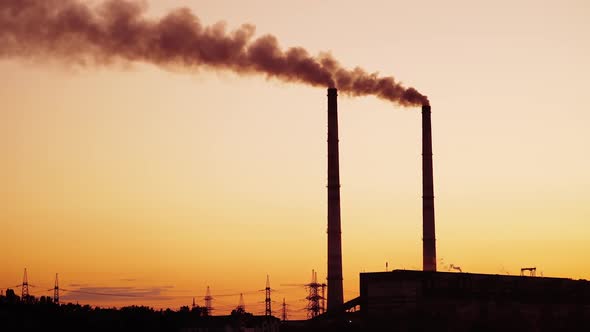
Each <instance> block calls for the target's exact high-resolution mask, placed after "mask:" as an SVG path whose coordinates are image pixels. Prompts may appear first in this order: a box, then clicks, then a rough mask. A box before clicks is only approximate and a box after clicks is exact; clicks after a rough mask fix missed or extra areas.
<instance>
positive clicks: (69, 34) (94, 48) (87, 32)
mask: <svg viewBox="0 0 590 332" xmlns="http://www.w3.org/2000/svg"><path fill="white" fill-rule="evenodd" d="M145 12H146V5H145V2H138V1H125V0H108V1H105V2H102V3H100V4H99V5H97V6H93V7H91V6H90V5H88V4H85V3H83V2H82V1H80V0H0V58H10V57H24V58H35V59H44V58H56V59H59V60H62V61H66V62H68V63H76V64H80V65H86V64H100V65H108V64H112V63H115V62H117V61H121V60H123V61H144V62H149V63H153V64H157V65H161V66H182V67H188V68H199V67H205V68H210V69H223V70H230V71H233V72H236V73H238V74H256V73H258V74H265V75H266V76H267V77H273V78H277V79H279V80H282V81H287V82H299V83H305V84H309V85H311V86H321V87H337V88H338V89H339V90H340V91H341V92H342V93H344V94H349V95H353V96H361V95H375V96H377V97H379V98H383V99H386V100H389V101H392V102H395V103H398V104H400V105H403V106H417V105H421V104H428V99H427V98H426V96H424V95H422V94H420V93H419V92H418V91H416V90H415V89H414V88H405V87H403V86H402V85H401V84H399V83H397V82H396V81H395V80H394V78H393V77H379V76H378V75H377V74H369V73H367V72H366V71H364V70H362V69H360V68H355V69H353V70H349V69H346V68H343V67H342V66H341V65H340V64H339V63H338V62H337V61H336V60H334V59H333V58H332V57H331V56H329V55H320V56H317V57H314V56H311V55H310V54H309V53H308V52H307V51H306V50H305V49H303V48H301V47H291V48H287V49H286V50H283V49H281V47H280V46H279V43H278V41H277V39H276V37H274V36H272V35H264V36H261V37H259V38H256V39H254V38H253V36H254V30H255V28H254V26H252V25H249V24H245V25H242V26H241V27H240V28H239V29H237V30H234V31H231V32H227V31H226V29H225V25H224V23H217V24H214V25H211V26H203V25H202V24H201V23H200V21H199V18H198V17H196V16H195V15H194V14H193V13H192V12H191V11H190V10H189V9H187V8H180V9H176V10H174V11H172V12H170V13H168V14H167V15H166V16H164V17H163V18H161V19H158V20H153V19H149V18H147V17H146V15H145Z"/></svg>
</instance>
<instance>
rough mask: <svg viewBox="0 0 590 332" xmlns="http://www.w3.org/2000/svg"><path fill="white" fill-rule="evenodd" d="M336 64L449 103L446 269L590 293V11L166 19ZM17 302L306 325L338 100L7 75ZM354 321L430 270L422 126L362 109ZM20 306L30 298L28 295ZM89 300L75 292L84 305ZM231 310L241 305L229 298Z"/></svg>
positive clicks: (138, 80) (398, 7)
mask: <svg viewBox="0 0 590 332" xmlns="http://www.w3.org/2000/svg"><path fill="white" fill-rule="evenodd" d="M148 3H149V5H150V9H149V11H150V15H154V16H155V17H157V16H161V15H163V14H164V13H165V12H167V11H168V10H170V9H172V8H176V7H179V6H187V7H190V8H191V9H192V10H193V11H194V13H195V14H196V15H197V16H199V17H200V18H201V20H202V22H203V23H205V24H212V23H215V22H217V21H220V20H223V21H226V22H227V24H228V28H229V29H230V30H232V29H234V28H237V27H239V25H240V24H242V23H252V24H254V25H256V27H257V33H256V35H257V36H259V35H262V34H266V33H271V34H274V35H275V36H277V38H278V39H279V41H280V43H281V45H282V46H283V47H289V46H303V47H305V48H307V49H308V50H309V51H310V52H311V53H312V54H317V53H318V52H320V51H330V52H332V54H333V55H334V56H335V57H336V58H337V59H339V60H340V61H341V62H342V64H343V65H345V66H346V67H355V66H361V67H363V68H365V69H367V70H368V71H378V72H379V73H380V74H383V75H393V76H395V77H396V78H397V79H398V80H400V81H402V82H403V83H404V84H406V85H408V86H414V87H415V88H417V89H418V90H419V91H420V92H422V93H424V94H426V95H428V97H429V98H430V101H431V103H432V112H433V114H432V126H433V150H434V179H435V196H436V198H435V208H436V230H437V252H438V260H439V270H443V271H444V270H447V269H448V265H449V264H451V263H452V264H454V265H458V266H461V268H462V269H463V271H465V272H478V273H492V274H506V273H509V274H513V275H514V274H519V273H520V268H521V267H529V266H535V267H537V273H538V274H540V273H543V275H544V276H557V277H569V278H575V279H578V278H585V279H590V263H589V260H588V252H590V242H589V241H588V238H590V225H589V222H590V204H589V203H590V173H589V172H588V169H590V132H589V131H588V128H587V127H588V123H590V112H589V111H590V101H588V99H587V98H586V96H587V89H588V77H590V61H589V60H588V59H590V21H589V20H588V17H590V3H588V2H587V1H582V0H578V1H574V0H569V1H538V0H537V1H528V0H527V1H507V0H506V1H505V0H501V1H485V2H483V1H477V2H474V1H463V0H461V1H444V2H440V1H364V2H363V5H362V6H360V5H359V4H358V2H353V1H350V2H343V1H332V0H329V1H321V2H319V1H308V0H305V1H290V2H287V1H270V0H256V1H248V2H242V1H226V0H216V1H188V0H184V1H181V0H166V1H164V0H150V1H148ZM0 74H1V75H0V152H1V153H0V165H2V167H0V183H2V185H1V186H0V227H1V228H0V230H1V232H2V240H1V241H0V266H2V268H1V270H0V271H1V272H0V287H2V288H3V289H4V288H5V287H9V286H14V285H16V284H19V283H20V282H21V280H22V273H23V268H25V267H26V268H27V269H28V272H29V282H30V283H31V284H33V285H35V286H36V287H32V288H31V293H32V294H33V295H36V296H39V295H49V294H50V292H47V291H45V290H46V289H49V288H51V287H53V278H54V274H55V273H57V272H59V273H60V282H61V286H62V287H63V288H65V289H71V290H75V289H80V288H83V289H86V290H93V291H95V292H105V293H117V294H130V295H134V296H136V297H130V298H123V297H105V296H102V297H100V296H86V295H84V296H83V295H76V294H74V293H69V295H68V296H67V297H65V299H66V300H68V301H79V302H80V303H90V304H92V305H106V306H121V305H126V304H144V305H149V306H153V307H156V308H161V307H164V308H165V307H171V308H178V307H179V306H180V305H185V304H189V303H190V302H191V301H192V297H193V296H195V297H196V301H197V304H201V305H203V304H204V303H203V299H202V297H203V296H204V295H205V290H206V287H207V286H210V287H211V291H212V294H213V296H214V297H215V296H217V297H216V299H215V300H214V307H215V308H217V309H218V310H217V313H219V314H222V313H226V312H228V311H229V310H230V309H232V308H233V307H235V306H236V305H237V304H238V300H239V295H236V294H238V293H240V292H244V300H245V303H246V309H247V310H248V311H251V312H254V313H262V312H263V311H264V303H263V300H264V293H263V292H259V291H258V290H260V289H263V288H264V285H265V278H266V275H267V274H269V275H270V279H271V286H272V288H274V289H276V290H277V292H276V293H274V294H273V300H275V301H277V303H275V304H274V308H273V309H275V310H277V315H278V310H279V309H280V306H279V303H278V302H280V301H281V300H282V298H283V297H285V298H286V301H287V303H288V304H289V308H290V317H293V318H294V317H303V316H304V314H305V313H304V312H303V311H302V308H304V307H305V304H306V303H305V301H304V300H303V299H304V298H305V296H306V292H305V289H304V288H303V287H297V286H291V287H287V286H281V284H293V283H296V284H303V283H306V282H309V280H310V277H311V270H312V269H315V270H316V271H318V278H319V279H320V281H322V280H325V277H326V240H327V237H326V209H327V203H326V187H325V186H326V164H327V160H326V149H327V148H326V91H325V89H321V88H312V87H308V86H303V85H296V84H287V83H281V82H279V81H277V80H273V79H270V80H268V79H266V78H264V77H261V76H247V77H243V76H238V75H235V74H232V73H229V72H210V71H206V70H201V71H194V70H190V71H182V70H169V69H163V68H159V67H156V66H153V65H150V64H145V63H131V64H130V63H121V64H117V65H114V66H111V67H104V66H103V67H79V66H77V67H76V66H74V67H72V66H69V65H66V64H64V63H60V62H59V61H55V60H47V61H30V60H22V59H17V58H12V59H0ZM339 111H340V114H339V116H340V119H339V124H340V158H341V159H340V160H341V175H340V176H341V183H342V188H341V197H342V231H343V235H342V241H343V268H344V290H345V293H344V296H345V300H348V299H352V298H354V297H356V296H358V274H359V272H362V271H367V272H369V271H383V270H384V269H385V262H389V267H390V269H395V268H405V269H420V268H421V254H422V253H421V251H422V247H421V232H422V230H421V221H422V215H421V213H422V211H421V195H422V193H421V181H422V180H421V155H420V154H421V150H420V139H421V138H420V135H421V130H420V123H421V122H420V112H419V109H417V108H401V107H399V106H396V105H394V104H391V103H387V102H385V101H382V100H379V99H376V98H374V97H361V98H349V97H345V96H340V98H339ZM18 292H20V291H18ZM65 294H67V293H64V296H65ZM222 295H225V296H222Z"/></svg>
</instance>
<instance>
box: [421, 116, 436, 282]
mask: <svg viewBox="0 0 590 332" xmlns="http://www.w3.org/2000/svg"><path fill="white" fill-rule="evenodd" d="M422 231H423V234H422V254H423V261H422V263H423V269H424V271H436V239H435V236H434V234H435V232H434V180H433V175H432V130H431V124H430V105H422Z"/></svg>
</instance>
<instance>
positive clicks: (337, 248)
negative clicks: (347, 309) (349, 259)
mask: <svg viewBox="0 0 590 332" xmlns="http://www.w3.org/2000/svg"><path fill="white" fill-rule="evenodd" d="M337 97H338V90H337V89H336V88H329V89H328V312H331V311H332V312H333V311H334V310H337V309H338V308H339V307H340V306H341V305H342V304H343V303H344V296H343V291H342V238H341V229H340V171H339V161H338V104H337Z"/></svg>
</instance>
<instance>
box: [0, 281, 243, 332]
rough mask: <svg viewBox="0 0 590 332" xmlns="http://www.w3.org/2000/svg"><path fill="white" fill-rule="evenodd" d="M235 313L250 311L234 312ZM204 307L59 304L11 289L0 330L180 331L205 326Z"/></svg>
mask: <svg viewBox="0 0 590 332" xmlns="http://www.w3.org/2000/svg"><path fill="white" fill-rule="evenodd" d="M234 315H235V316H236V319H237V318H238V317H237V316H240V315H247V313H240V312H234ZM204 320H207V314H206V310H205V308H203V307H198V306H196V307H194V308H189V307H187V306H184V307H181V308H180V309H179V310H176V311H175V310H171V309H166V310H154V309H153V308H150V307H146V306H128V307H123V308H120V309H116V308H100V307H91V306H89V305H79V304H73V303H67V304H58V303H54V302H53V299H52V298H51V297H48V296H41V297H39V298H36V297H33V296H29V297H28V298H26V299H21V298H20V297H19V296H17V295H16V294H15V293H14V291H13V290H12V289H7V290H6V295H2V296H0V331H80V332H82V331H83V332H87V331H88V332H93V331H179V330H180V329H181V328H183V327H188V326H197V325H203V324H202V323H203V321H204Z"/></svg>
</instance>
